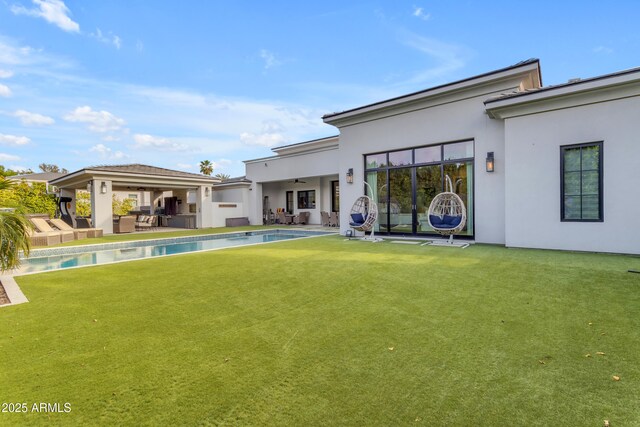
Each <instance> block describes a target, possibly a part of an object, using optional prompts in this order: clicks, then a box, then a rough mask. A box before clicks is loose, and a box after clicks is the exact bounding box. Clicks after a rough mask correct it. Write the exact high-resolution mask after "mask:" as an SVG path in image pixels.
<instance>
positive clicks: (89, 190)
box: [87, 181, 91, 193]
mask: <svg viewBox="0 0 640 427" xmlns="http://www.w3.org/2000/svg"><path fill="white" fill-rule="evenodd" d="M87 192H88V193H91V181H89V182H87Z"/></svg>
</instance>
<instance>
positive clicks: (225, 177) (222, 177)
mask: <svg viewBox="0 0 640 427" xmlns="http://www.w3.org/2000/svg"><path fill="white" fill-rule="evenodd" d="M214 178H218V179H219V180H220V181H226V180H228V179H229V178H231V176H230V175H227V174H226V173H217V174H215V175H214Z"/></svg>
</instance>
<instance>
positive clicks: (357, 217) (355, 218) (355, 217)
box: [351, 213, 364, 225]
mask: <svg viewBox="0 0 640 427" xmlns="http://www.w3.org/2000/svg"><path fill="white" fill-rule="evenodd" d="M351 220H352V222H351V225H354V224H357V225H362V224H364V216H362V214H361V213H352V214H351Z"/></svg>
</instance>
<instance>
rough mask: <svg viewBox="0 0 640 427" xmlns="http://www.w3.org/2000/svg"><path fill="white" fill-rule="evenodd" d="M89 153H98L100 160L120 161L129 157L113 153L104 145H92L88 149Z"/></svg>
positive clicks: (117, 152) (120, 153)
mask: <svg viewBox="0 0 640 427" xmlns="http://www.w3.org/2000/svg"><path fill="white" fill-rule="evenodd" d="M89 151H90V152H92V153H98V154H99V155H100V157H101V158H103V159H109V160H121V159H125V158H127V157H129V156H127V155H126V154H124V153H123V152H122V151H119V150H118V151H113V150H112V149H111V148H109V147H107V146H106V145H104V144H97V145H94V146H93V147H91V148H90V149H89Z"/></svg>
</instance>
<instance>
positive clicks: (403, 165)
mask: <svg viewBox="0 0 640 427" xmlns="http://www.w3.org/2000/svg"><path fill="white" fill-rule="evenodd" d="M365 162H366V164H365V165H366V168H367V171H366V179H367V182H368V183H369V185H371V187H372V189H373V192H374V194H373V196H374V197H373V198H374V200H375V201H376V203H377V204H378V212H379V215H378V221H377V224H376V228H375V230H376V232H379V233H387V234H400V235H430V234H435V232H434V230H433V229H432V228H431V227H430V226H429V222H428V211H429V205H430V204H431V201H432V200H433V198H434V197H435V196H436V195H437V194H438V193H441V192H443V191H445V182H446V177H447V176H448V177H449V178H450V179H451V182H452V184H453V187H454V188H453V191H454V192H455V193H456V194H458V195H459V196H460V197H461V198H462V200H463V202H464V203H465V206H466V209H467V225H466V226H465V228H464V229H463V230H462V231H461V232H460V233H459V235H463V236H471V237H472V236H473V233H474V231H473V230H474V212H473V141H463V142H456V143H450V144H441V145H434V146H428V147H419V148H414V149H409V150H402V151H395V152H389V153H376V154H372V155H367V156H365Z"/></svg>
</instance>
